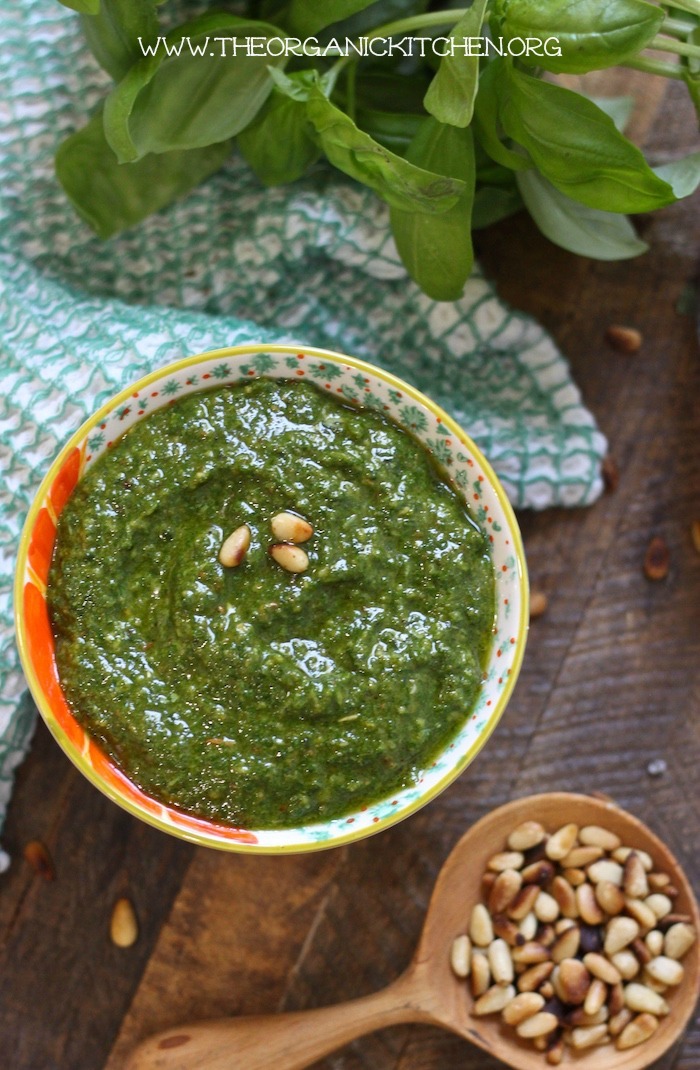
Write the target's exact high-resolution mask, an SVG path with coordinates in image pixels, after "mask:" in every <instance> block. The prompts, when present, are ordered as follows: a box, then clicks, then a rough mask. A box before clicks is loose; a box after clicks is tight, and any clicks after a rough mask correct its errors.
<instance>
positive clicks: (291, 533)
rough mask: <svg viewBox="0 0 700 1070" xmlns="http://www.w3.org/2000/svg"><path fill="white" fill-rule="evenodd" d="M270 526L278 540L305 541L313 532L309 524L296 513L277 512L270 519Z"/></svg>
mask: <svg viewBox="0 0 700 1070" xmlns="http://www.w3.org/2000/svg"><path fill="white" fill-rule="evenodd" d="M270 527H271V529H272V534H273V535H274V537H275V538H276V539H277V540H278V541H279V542H294V543H297V542H306V541H307V540H308V539H310V538H311V536H312V535H313V533H314V529H313V528H312V527H311V524H309V523H308V521H306V520H304V518H303V517H301V516H297V514H296V513H278V514H277V516H273V518H272V520H271V521H270Z"/></svg>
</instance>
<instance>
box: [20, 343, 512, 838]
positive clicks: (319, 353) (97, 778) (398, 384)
mask: <svg viewBox="0 0 700 1070" xmlns="http://www.w3.org/2000/svg"><path fill="white" fill-rule="evenodd" d="M302 352H303V353H304V354H305V355H309V356H311V357H317V358H320V359H322V360H328V361H331V362H333V363H340V364H343V365H346V366H349V367H351V368H353V369H356V370H357V371H360V372H363V373H365V374H370V375H371V376H373V377H374V378H376V379H379V380H381V381H383V382H384V383H386V384H388V385H389V386H390V387H393V388H394V389H397V390H400V391H401V392H402V393H404V394H406V395H407V396H409V397H410V398H411V399H412V400H413V401H416V402H418V403H419V404H421V405H423V406H424V407H425V408H427V409H428V410H429V411H430V412H431V413H432V414H433V416H435V417H436V418H437V419H438V420H439V421H440V422H441V423H442V424H444V426H445V427H446V428H449V429H450V431H451V432H452V433H453V434H454V435H455V437H457V438H459V439H460V440H461V441H462V442H464V443H465V445H466V447H467V448H468V449H469V451H470V452H471V453H472V455H473V457H474V459H475V460H476V461H477V462H478V464H479V465H480V466H481V468H482V471H483V473H484V475H485V476H486V478H487V480H488V482H489V484H490V487H491V489H492V491H493V493H494V494H495V496H496V498H497V500H498V502H499V505H500V506H501V508H502V510H503V514H504V517H505V519H506V521H507V524H508V528H509V534H510V536H511V538H512V544H513V547H512V548H513V554H514V557H515V569H516V573H517V589H518V592H519V596H520V606H519V614H518V620H517V624H516V625H515V628H516V631H515V635H516V645H515V651H514V653H513V660H512V665H511V671H510V674H509V676H508V679H507V680H506V681H505V683H504V686H503V690H502V691H501V692H500V694H499V695H498V698H497V700H496V702H495V704H494V707H493V709H492V710H491V711H490V712H489V714H488V717H487V720H486V723H485V725H484V727H483V729H482V730H481V731H480V732H479V735H478V737H477V738H476V739H475V740H474V742H473V743H472V744H471V746H470V747H469V748H468V749H467V750H466V751H465V752H464V753H463V754H462V755H461V756H460V758H459V760H458V761H457V762H456V763H455V765H454V766H453V767H452V768H451V769H449V770H447V771H446V773H445V774H444V775H443V776H442V777H441V778H440V780H439V781H437V782H436V783H435V784H433V785H432V786H431V787H430V788H429V789H427V790H426V791H424V792H421V793H420V795H419V796H418V797H417V798H415V799H413V800H409V801H408V802H407V803H406V804H405V805H404V806H402V807H401V808H400V809H399V810H398V811H397V812H395V813H389V814H387V815H385V816H383V817H381V818H379V819H378V820H377V822H376V824H373V825H371V826H366V827H363V826H357V825H355V826H354V827H349V828H348V831H347V832H343V833H341V834H339V835H334V836H332V837H330V838H328V839H319V840H309V841H303V842H296V843H285V844H264V845H263V844H260V843H258V842H253V843H251V842H245V841H244V840H239V841H234V840H232V839H224V838H223V837H221V835H220V833H219V831H218V829H219V828H224V827H225V828H227V829H230V828H232V826H229V825H226V824H225V823H223V822H219V823H217V822H216V821H213V820H211V819H207V818H198V819H197V821H198V822H199V823H200V824H202V825H203V826H205V827H206V828H207V831H206V832H204V831H203V830H202V831H200V830H198V829H187V828H184V827H182V826H177V827H174V826H172V825H171V824H169V823H168V822H167V821H166V820H165V819H164V818H161V817H159V816H158V814H155V813H150V812H149V811H148V810H146V809H145V807H143V805H142V804H141V803H139V802H138V801H137V800H135V799H132V798H131V797H129V795H128V794H126V795H125V794H121V793H120V792H119V791H118V790H116V789H115V788H114V787H113V786H112V785H111V784H109V783H107V782H106V781H105V780H104V779H103V778H102V776H101V775H100V774H99V772H98V771H97V770H95V769H94V767H93V765H92V764H91V762H89V761H88V760H87V759H86V757H85V755H84V754H83V753H82V752H81V751H79V750H78V749H77V747H76V746H75V744H74V743H73V742H72V741H71V740H70V739H69V737H68V735H67V733H66V732H65V730H64V729H63V727H62V726H61V725H59V724H58V723H57V721H56V718H55V716H54V714H53V712H52V710H51V709H50V706H49V703H48V701H47V698H46V695H45V691H44V688H43V686H42V685H41V683H40V681H39V679H38V677H37V674H36V672H35V669H34V665H33V663H32V658H31V656H30V653H29V649H28V643H27V639H26V620H25V614H24V600H23V597H22V594H23V588H24V584H25V580H26V574H27V564H28V553H29V546H30V541H31V536H32V533H33V531H34V528H35V524H36V520H37V517H38V515H39V513H40V510H41V508H42V506H43V505H44V503H45V501H46V499H47V496H48V491H49V489H50V487H51V486H52V484H53V483H54V481H55V479H56V477H57V475H58V473H59V472H60V470H61V468H62V466H63V464H64V463H65V462H66V460H67V458H68V457H69V456H70V454H71V453H72V452H73V451H75V450H76V448H77V446H78V445H79V444H80V443H82V442H84V441H85V439H86V437H87V435H88V434H89V432H90V431H91V430H92V429H94V428H95V427H97V426H98V425H99V424H101V423H102V422H104V418H105V417H106V416H107V415H108V414H110V413H111V412H112V411H113V410H114V409H115V408H116V407H117V406H119V405H121V404H122V403H124V402H126V401H128V400H129V399H131V398H132V397H133V396H134V395H135V394H136V393H138V394H141V393H142V392H143V391H144V390H145V389H146V388H147V387H148V386H150V385H151V384H152V383H154V382H156V381H157V380H160V379H162V378H164V376H166V375H170V374H177V373H180V372H182V371H184V370H186V369H187V368H190V367H192V366H195V365H197V364H200V363H202V362H203V361H205V360H214V359H225V358H237V357H240V356H246V355H251V356H252V355H256V354H261V353H271V354H281V355H283V354H288V355H292V354H299V353H302ZM261 377H262V378H264V377H265V376H264V374H263V375H261ZM277 378H281V377H279V376H278V377H277ZM289 378H291V376H290V377H289ZM201 389H202V391H204V390H208V389H216V384H207V385H206V386H202V388H201ZM358 408H361V406H358ZM394 422H396V421H394ZM399 426H401V425H400V424H399ZM126 430H127V429H126V428H125V432H126ZM125 432H124V433H125ZM119 437H121V435H120V436H119ZM118 440H119V438H116V439H115V440H114V441H118ZM13 603H14V619H15V638H16V644H17V649H18V652H19V657H20V663H21V668H22V670H23V672H24V676H25V679H26V682H27V684H28V686H29V690H30V692H31V694H32V697H33V699H34V701H35V703H36V705H37V708H38V710H39V713H40V714H41V717H42V720H43V721H44V723H45V724H46V725H47V727H48V728H49V730H50V732H51V734H52V735H53V736H54V738H55V739H56V741H57V743H58V744H59V746H60V747H61V749H62V750H63V752H64V753H65V754H66V756H67V757H68V758H69V759H70V760H71V761H72V762H73V764H74V765H75V766H76V767H77V768H78V770H79V771H80V772H81V773H82V774H83V775H84V776H85V777H87V779H88V780H89V781H90V783H92V784H93V786H94V787H96V788H98V790H100V791H101V792H102V793H103V794H105V795H107V797H108V798H110V799H111V800H112V802H115V803H116V804H117V805H119V806H121V807H122V808H123V809H125V810H127V811H128V812H129V813H130V814H131V815H132V816H134V817H138V818H139V819H140V820H142V821H145V822H146V823H147V824H150V825H152V826H154V827H155V828H158V829H160V831H161V832H166V833H169V834H171V835H175V836H177V837H178V838H179V839H184V840H187V841H189V842H191V843H194V844H197V845H200V846H207V847H212V848H214V849H220V850H226V851H234V852H236V853H252V854H289V853H295V854H301V853H307V852H310V851H319V850H329V849H331V848H334V847H340V846H342V845H344V844H348V843H352V842H354V841H356V840H361V839H366V838H367V837H368V836H373V835H376V834H377V833H379V832H383V831H384V830H385V829H387V828H389V827H391V826H392V825H394V824H397V823H398V822H399V821H402V820H404V819H405V818H407V817H409V816H411V814H413V813H415V812H416V811H417V810H419V809H422V808H423V806H425V805H427V804H428V803H429V802H431V801H432V800H433V799H434V798H436V797H437V795H439V794H440V793H441V792H442V791H444V790H445V789H446V788H447V787H449V785H450V784H452V783H453V781H455V780H456V779H457V777H458V776H460V775H461V774H462V773H463V772H464V770H465V769H466V767H467V766H468V765H470V764H471V762H472V761H473V760H474V758H475V757H476V756H477V755H478V753H479V752H480V751H481V749H482V747H483V746H484V745H485V744H486V742H487V741H488V739H489V738H490V736H491V734H492V732H493V731H494V729H495V727H496V725H497V724H498V722H499V721H500V719H501V716H502V715H503V712H504V710H505V709H506V707H507V705H508V702H509V700H510V697H511V694H512V692H513V689H514V687H515V684H516V682H517V679H518V676H519V673H520V669H521V666H522V661H523V657H524V652H525V646H526V642H527V635H528V627H529V586H528V574H527V564H526V559H525V550H524V546H523V541H522V536H521V533H520V528H519V526H518V522H517V520H516V517H515V513H514V510H513V507H512V505H511V503H510V502H509V500H508V498H507V496H506V493H505V491H504V489H503V486H502V484H501V483H500V480H499V479H498V476H497V475H496V474H495V472H494V470H493V468H492V466H491V465H490V464H489V462H488V461H487V460H486V458H485V457H484V455H483V453H482V452H481V450H480V449H479V447H478V446H477V445H476V443H475V442H474V441H473V439H472V438H471V436H470V435H469V434H468V433H467V432H466V431H465V430H464V429H463V428H462V427H461V426H460V425H459V424H458V423H457V422H456V420H454V419H453V417H451V416H450V415H449V413H447V412H445V411H444V409H442V408H441V407H440V406H439V405H438V404H437V403H436V402H435V401H433V400H432V398H430V397H428V396H427V395H426V394H424V393H423V392H422V391H420V390H418V389H417V388H416V387H414V386H412V385H411V384H410V383H408V382H406V381H405V380H403V379H401V378H399V376H397V375H394V374H393V373H392V372H389V371H386V370H385V369H384V368H381V367H379V366H378V365H375V364H372V363H370V362H368V361H365V360H361V359H360V358H357V357H353V356H349V355H347V354H345V353H340V352H337V351H335V350H329V349H324V348H319V347H315V346H307V345H304V344H303V343H296V344H295V343H294V342H273V343H241V344H238V345H234V346H227V347H223V348H219V349H212V350H205V351H203V352H201V353H196V354H193V355H191V356H187V357H183V358H180V359H178V360H175V361H170V362H168V363H166V364H163V365H159V366H158V367H157V368H155V369H154V370H153V371H151V372H148V373H147V374H146V375H145V376H142V377H140V378H139V379H136V380H133V381H131V382H130V383H128V384H127V385H126V386H125V387H124V388H123V389H122V390H120V391H118V392H117V393H116V394H114V395H111V396H110V397H109V398H108V399H107V400H106V401H105V402H104V403H103V404H102V405H101V406H100V407H99V408H98V409H97V410H96V411H95V412H94V413H93V414H92V415H91V416H89V417H88V418H87V419H86V420H83V421H82V422H81V423H80V425H79V426H78V427H77V428H76V430H75V431H74V432H73V433H72V434H71V435H70V437H69V438H68V439H67V441H65V443H64V444H63V446H62V447H61V449H60V450H59V452H58V453H57V454H56V456H55V457H54V459H53V461H52V463H51V464H50V466H49V468H48V470H47V471H46V473H45V475H44V477H43V479H42V480H41V483H40V484H39V487H38V488H37V490H36V492H35V494H34V498H33V500H32V504H31V506H30V508H29V511H28V513H27V516H26V519H25V521H24V525H23V527H22V531H21V535H20V540H19V546H18V553H17V561H16V566H15V579H14V588H13ZM93 745H95V746H98V745H97V744H96V743H94V742H93ZM98 749H101V748H99V746H98ZM441 753H442V752H441ZM118 772H119V773H120V774H121V779H123V780H124V781H125V784H126V785H132V784H133V781H131V779H130V778H129V777H128V776H127V775H126V774H125V773H123V772H122V771H121V770H118ZM138 790H139V791H142V789H138ZM143 794H144V795H147V794H148V793H146V792H143ZM148 797H149V798H151V796H148ZM170 809H172V810H177V809H178V808H177V807H174V806H171V807H170ZM183 815H186V812H185V811H183ZM189 816H191V815H189ZM330 820H331V819H329V821H330ZM329 821H321V822H316V823H315V824H316V825H318V826H319V827H323V826H324V825H327V824H328V823H329ZM299 827H300V828H301V827H313V825H312V824H311V823H310V824H308V825H304V826H299ZM242 831H245V830H242ZM249 831H250V832H252V833H254V832H255V831H263V830H262V829H258V830H253V829H251V830H249Z"/></svg>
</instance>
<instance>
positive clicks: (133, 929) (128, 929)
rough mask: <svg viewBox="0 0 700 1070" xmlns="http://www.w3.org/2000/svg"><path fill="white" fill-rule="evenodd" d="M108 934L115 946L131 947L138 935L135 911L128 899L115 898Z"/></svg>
mask: <svg viewBox="0 0 700 1070" xmlns="http://www.w3.org/2000/svg"><path fill="white" fill-rule="evenodd" d="M109 935H110V937H111V940H112V943H113V944H114V945H115V946H116V947H131V946H132V944H135V943H136V941H137V940H138V936H139V926H138V922H137V920H136V913H135V911H134V908H133V906H132V903H131V900H129V899H125V898H122V899H117V901H116V903H115V904H114V909H113V910H112V918H111V920H110V923H109Z"/></svg>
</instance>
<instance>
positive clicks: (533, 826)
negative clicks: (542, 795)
mask: <svg viewBox="0 0 700 1070" xmlns="http://www.w3.org/2000/svg"><path fill="white" fill-rule="evenodd" d="M546 835H547V834H546V832H545V831H544V829H543V827H542V825H540V823H539V821H523V822H522V823H521V824H520V825H518V827H517V828H514V829H513V831H512V832H511V834H510V836H509V837H508V846H509V847H510V849H511V851H527V850H528V849H529V848H530V847H536V846H537V844H538V843H542V841H543V840H544V838H545V836H546Z"/></svg>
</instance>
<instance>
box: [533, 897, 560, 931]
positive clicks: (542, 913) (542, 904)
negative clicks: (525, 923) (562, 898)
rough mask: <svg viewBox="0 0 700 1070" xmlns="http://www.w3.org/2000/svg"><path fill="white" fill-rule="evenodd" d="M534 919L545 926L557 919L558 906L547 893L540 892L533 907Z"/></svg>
mask: <svg viewBox="0 0 700 1070" xmlns="http://www.w3.org/2000/svg"><path fill="white" fill-rule="evenodd" d="M533 910H534V913H535V917H536V918H537V919H538V920H539V921H541V922H544V923H545V924H547V923H549V922H553V921H556V920H557V918H558V917H559V904H558V903H557V901H556V899H555V898H554V897H553V896H551V895H549V894H548V893H547V892H540V894H539V895H538V896H537V899H536V900H535V904H534V907H533Z"/></svg>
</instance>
